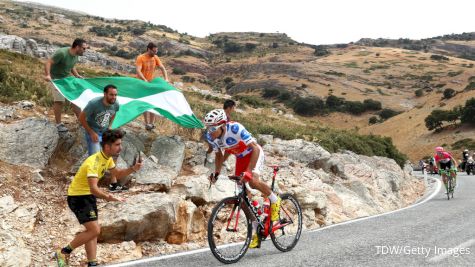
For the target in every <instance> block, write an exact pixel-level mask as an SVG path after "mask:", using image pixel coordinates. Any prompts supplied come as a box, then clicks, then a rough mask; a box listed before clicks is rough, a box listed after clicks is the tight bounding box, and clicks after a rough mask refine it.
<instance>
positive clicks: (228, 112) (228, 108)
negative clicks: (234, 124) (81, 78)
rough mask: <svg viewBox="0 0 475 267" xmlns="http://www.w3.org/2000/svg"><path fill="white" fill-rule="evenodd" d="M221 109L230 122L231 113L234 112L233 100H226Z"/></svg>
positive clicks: (234, 103)
mask: <svg viewBox="0 0 475 267" xmlns="http://www.w3.org/2000/svg"><path fill="white" fill-rule="evenodd" d="M223 109H224V112H225V113H226V116H227V117H228V122H230V121H231V112H234V110H235V109H236V102H234V100H232V99H227V100H226V101H224V104H223Z"/></svg>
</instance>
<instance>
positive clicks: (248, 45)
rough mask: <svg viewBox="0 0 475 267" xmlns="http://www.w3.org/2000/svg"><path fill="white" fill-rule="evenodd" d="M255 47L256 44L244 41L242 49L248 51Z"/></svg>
mask: <svg viewBox="0 0 475 267" xmlns="http://www.w3.org/2000/svg"><path fill="white" fill-rule="evenodd" d="M256 47H257V45H256V44H253V43H246V44H245V45H244V49H245V50H246V51H248V52H250V51H253V50H254V49H256Z"/></svg>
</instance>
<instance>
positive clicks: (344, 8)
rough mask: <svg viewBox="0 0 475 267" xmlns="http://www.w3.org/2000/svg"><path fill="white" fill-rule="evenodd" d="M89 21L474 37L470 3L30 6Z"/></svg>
mask: <svg viewBox="0 0 475 267" xmlns="http://www.w3.org/2000/svg"><path fill="white" fill-rule="evenodd" d="M30 2H37V3H42V4H46V5H52V6H57V7H62V8H67V9H71V10H76V11H82V12H85V13H88V14H90V15H95V16H100V17H105V18H116V19H137V20H143V21H150V22H152V23H154V24H161V25H165V26H168V27H170V28H172V29H174V30H178V31H179V32H180V33H185V32H186V33H188V34H190V35H193V36H197V37H205V36H207V35H209V34H211V33H217V32H249V31H252V32H264V33H276V32H280V33H286V34H287V35H288V36H289V37H291V38H292V39H294V40H296V41H298V42H305V43H309V44H336V43H349V42H355V41H358V40H359V39H361V38H391V39H398V38H410V39H422V38H429V37H435V36H440V35H444V34H451V33H462V32H474V31H475V20H474V19H473V14H474V13H473V12H474V10H475V1H474V0H379V1H378V0H323V1H322V0H320V1H318V0H307V1H304V0H290V1H289V0H287V1H282V0H272V1H270V0H234V1H229V0H199V1H198V0H189V1H185V0H167V1H160V0H155V1H146V0H134V1H130V0H76V1H65V0H35V1H31V0H30Z"/></svg>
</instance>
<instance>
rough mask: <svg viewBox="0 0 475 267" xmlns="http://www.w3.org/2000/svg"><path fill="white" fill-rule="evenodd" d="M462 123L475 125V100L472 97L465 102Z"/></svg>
mask: <svg viewBox="0 0 475 267" xmlns="http://www.w3.org/2000/svg"><path fill="white" fill-rule="evenodd" d="M460 121H461V122H462V123H470V124H475V98H473V97H472V98H470V99H469V100H467V102H465V107H464V108H463V111H462V115H461V118H460Z"/></svg>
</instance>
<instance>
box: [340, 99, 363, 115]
mask: <svg viewBox="0 0 475 267" xmlns="http://www.w3.org/2000/svg"><path fill="white" fill-rule="evenodd" d="M345 111H346V112H348V113H350V114H353V115H360V114H361V113H363V112H365V111H366V109H365V106H364V104H363V103H361V102H359V101H346V102H345Z"/></svg>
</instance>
